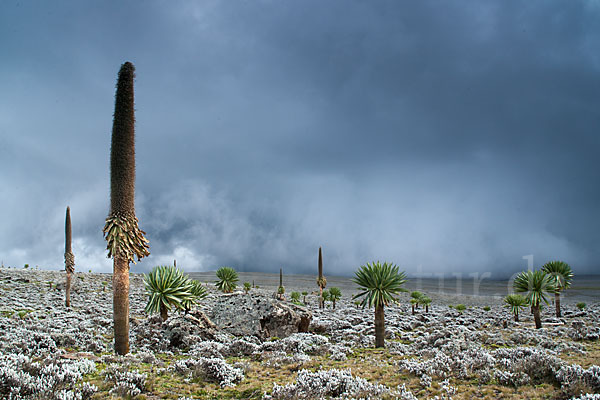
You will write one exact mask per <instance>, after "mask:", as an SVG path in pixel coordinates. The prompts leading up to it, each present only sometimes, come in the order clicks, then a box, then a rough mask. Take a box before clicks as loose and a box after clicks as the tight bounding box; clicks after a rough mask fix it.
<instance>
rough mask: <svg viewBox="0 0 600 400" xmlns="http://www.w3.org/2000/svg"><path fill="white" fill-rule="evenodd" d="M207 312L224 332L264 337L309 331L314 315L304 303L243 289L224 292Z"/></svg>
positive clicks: (281, 336)
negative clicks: (256, 293)
mask: <svg viewBox="0 0 600 400" xmlns="http://www.w3.org/2000/svg"><path fill="white" fill-rule="evenodd" d="M208 315H209V317H210V319H211V320H212V321H213V322H214V323H215V324H216V325H217V327H218V328H219V329H221V330H224V331H225V332H228V333H231V334H233V335H235V336H256V337H258V338H261V339H266V338H269V337H273V336H277V337H280V338H284V337H287V336H289V335H291V334H292V333H297V332H308V326H309V325H310V321H311V319H312V313H311V312H310V311H308V310H307V309H306V308H305V307H302V306H297V305H295V304H292V303H287V302H282V301H279V300H276V299H270V298H267V297H265V296H260V295H255V294H244V293H232V294H229V295H224V296H221V298H220V301H219V302H218V303H216V304H215V306H214V307H213V308H212V310H211V311H210V312H209V314H208Z"/></svg>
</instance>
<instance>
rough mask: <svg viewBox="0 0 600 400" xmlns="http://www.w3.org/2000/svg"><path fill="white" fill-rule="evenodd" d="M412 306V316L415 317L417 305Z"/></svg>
mask: <svg viewBox="0 0 600 400" xmlns="http://www.w3.org/2000/svg"><path fill="white" fill-rule="evenodd" d="M411 306H412V315H415V305H414V304H411Z"/></svg>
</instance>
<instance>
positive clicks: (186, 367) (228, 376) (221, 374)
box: [169, 357, 244, 387]
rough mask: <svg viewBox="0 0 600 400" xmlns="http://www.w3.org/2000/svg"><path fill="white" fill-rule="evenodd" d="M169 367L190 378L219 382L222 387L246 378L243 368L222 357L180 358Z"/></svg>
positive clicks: (232, 384)
mask: <svg viewBox="0 0 600 400" xmlns="http://www.w3.org/2000/svg"><path fill="white" fill-rule="evenodd" d="M169 368H170V369H173V370H175V371H176V372H178V373H179V374H181V375H184V376H186V377H188V378H191V377H201V378H203V379H205V380H208V381H213V382H217V383H218V384H219V385H220V386H221V387H227V386H235V384H236V383H237V382H239V381H241V380H242V379H243V378H244V371H243V370H242V369H240V368H236V367H234V366H231V365H229V364H227V362H226V361H225V360H223V359H222V358H206V357H200V358H198V359H194V358H187V359H182V360H178V361H177V362H175V363H174V364H173V365H172V366H171V367H169Z"/></svg>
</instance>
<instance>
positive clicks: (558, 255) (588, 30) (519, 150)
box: [0, 0, 600, 277]
mask: <svg viewBox="0 0 600 400" xmlns="http://www.w3.org/2000/svg"><path fill="white" fill-rule="evenodd" d="M599 49H600V3H599V2H597V1H591V0H590V1H575V0H574V1H568V2H564V1H550V0H543V1H532V0H524V1H484V0H474V1H462V0H461V1H443V2H440V1H397V0H391V1H380V0H375V1H350V0H339V1H335V0H331V1H322V0H315V1H291V0H289V1H258V0H257V1H237V0H233V1H176V2H168V1H144V2H134V1H114V2H111V1H102V2H100V1H52V2H48V1H14V0H5V1H2V2H0V57H1V58H0V209H1V210H2V211H1V223H0V258H2V261H3V263H4V265H11V266H20V267H21V266H23V264H25V263H29V264H30V265H32V266H33V265H39V266H40V268H46V269H61V268H63V252H64V218H65V209H66V207H67V206H70V207H71V217H72V221H73V252H74V253H75V260H76V269H78V270H84V271H87V270H88V269H92V270H94V271H104V272H108V271H111V270H112V262H111V260H110V259H107V258H106V251H105V247H106V243H105V241H104V239H103V237H102V227H103V225H104V219H105V218H106V216H107V214H108V208H109V151H110V135H111V129H112V114H113V111H114V95H115V84H116V78H117V72H118V70H119V68H120V65H121V64H122V63H123V62H125V61H131V62H133V63H134V65H135V66H136V74H137V78H136V81H135V90H136V93H135V96H136V110H137V111H136V119H137V123H136V152H137V160H136V162H137V185H136V212H137V216H138V217H139V219H140V227H141V228H142V229H144V230H145V231H146V232H147V237H148V239H149V241H150V251H151V253H152V254H151V256H150V257H149V258H147V259H144V260H143V261H142V262H140V263H138V264H137V265H135V266H132V271H135V272H139V271H148V270H149V269H151V268H152V267H153V266H156V265H159V264H165V263H172V260H173V259H177V265H178V266H181V267H183V268H184V269H185V270H186V271H203V270H214V269H216V268H218V267H220V266H224V265H228V266H232V267H234V268H236V269H238V270H246V271H270V272H274V271H278V270H279V268H281V267H283V268H284V271H285V272H287V273H292V272H295V273H311V274H312V273H316V267H317V265H316V264H317V252H318V248H319V246H322V247H323V255H324V263H325V274H326V275H350V274H352V273H353V272H354V271H355V270H356V269H357V268H358V267H359V266H360V265H362V264H365V263H366V262H368V261H372V260H381V261H391V262H394V263H396V264H398V265H400V267H401V269H404V270H406V271H407V272H409V273H415V272H418V271H421V272H425V273H428V272H429V273H431V272H435V273H448V274H449V273H452V272H455V273H463V274H467V273H472V272H478V273H484V272H492V273H493V274H494V275H495V276H499V277H500V276H505V275H507V274H510V273H513V272H515V271H518V270H521V269H524V268H526V266H527V261H526V260H524V259H523V256H527V255H533V256H534V265H535V266H536V267H537V266H540V265H541V264H543V263H544V262H546V261H549V260H552V259H563V260H565V261H567V262H569V263H570V264H571V266H572V267H573V268H574V270H575V272H576V273H580V274H583V273H596V272H597V271H598V266H599V260H600V229H599V228H598V225H599V222H600V186H599V182H600V161H599V159H600V157H599V151H600V51H599Z"/></svg>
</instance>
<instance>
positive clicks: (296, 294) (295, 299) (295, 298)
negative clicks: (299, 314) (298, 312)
mask: <svg viewBox="0 0 600 400" xmlns="http://www.w3.org/2000/svg"><path fill="white" fill-rule="evenodd" d="M290 298H291V299H292V302H293V303H297V304H300V292H292V293H291V294H290Z"/></svg>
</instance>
